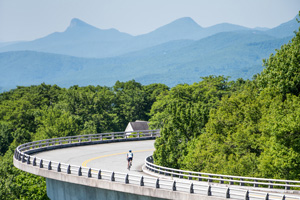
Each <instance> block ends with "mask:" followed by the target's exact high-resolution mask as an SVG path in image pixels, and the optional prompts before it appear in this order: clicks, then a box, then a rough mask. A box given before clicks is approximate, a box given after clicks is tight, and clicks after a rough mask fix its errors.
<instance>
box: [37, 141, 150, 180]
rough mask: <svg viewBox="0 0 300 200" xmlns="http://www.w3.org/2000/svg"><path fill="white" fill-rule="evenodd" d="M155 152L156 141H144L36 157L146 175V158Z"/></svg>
mask: <svg viewBox="0 0 300 200" xmlns="http://www.w3.org/2000/svg"><path fill="white" fill-rule="evenodd" d="M129 149H131V150H132V151H133V154H134V158H133V165H132V168H131V170H130V171H128V170H127V160H126V154H127V152H128V151H129ZM153 150H154V140H144V141H132V142H118V143H107V144H98V145H87V146H78V147H72V148H64V149H56V150H51V151H44V152H41V153H36V154H34V156H37V157H40V158H43V159H47V160H53V161H57V162H61V163H68V164H72V165H78V166H84V167H91V168H97V169H103V170H110V171H117V172H124V173H128V174H138V175H144V174H142V166H143V165H144V163H145V158H146V157H147V156H149V155H152V154H153Z"/></svg>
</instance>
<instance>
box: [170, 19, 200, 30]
mask: <svg viewBox="0 0 300 200" xmlns="http://www.w3.org/2000/svg"><path fill="white" fill-rule="evenodd" d="M171 24H172V25H176V26H190V27H191V26H194V27H198V28H200V27H201V26H200V25H199V24H197V23H196V22H195V21H194V20H193V19H192V18H190V17H182V18H179V19H177V20H175V21H173V22H171V23H170V24H169V25H171ZM201 28H202V27H201Z"/></svg>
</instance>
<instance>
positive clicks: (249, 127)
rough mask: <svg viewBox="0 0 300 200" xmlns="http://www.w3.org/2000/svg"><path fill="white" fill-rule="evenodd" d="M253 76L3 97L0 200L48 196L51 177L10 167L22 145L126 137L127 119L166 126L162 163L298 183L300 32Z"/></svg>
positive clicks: (160, 141) (39, 90)
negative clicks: (104, 134)
mask: <svg viewBox="0 0 300 200" xmlns="http://www.w3.org/2000/svg"><path fill="white" fill-rule="evenodd" d="M263 65H264V70H263V71H262V72H261V73H260V74H256V75H255V76H254V77H253V79H252V80H243V79H237V80H234V81H233V80H230V79H229V77H224V76H207V77H202V78H201V79H200V81H199V82H196V83H193V84H191V85H189V84H179V85H177V86H175V87H172V88H169V87H168V86H166V85H164V84H150V85H142V84H140V83H138V82H136V81H134V80H131V81H128V82H119V81H117V82H116V83H115V85H114V86H113V87H103V86H86V87H79V86H76V85H75V86H72V87H70V88H68V89H66V88H60V87H58V86H57V85H47V84H44V83H43V84H40V85H36V86H29V87H24V86H19V87H17V88H16V89H13V90H10V91H8V92H3V93H1V94H0V177H1V179H0V199H48V197H47V194H46V184H45V179H44V178H42V177H38V176H35V175H32V174H29V173H25V172H22V171H20V170H18V169H16V168H15V167H14V166H13V162H12V160H13V151H14V149H15V148H16V147H17V146H18V145H20V144H22V143H25V142H29V141H33V140H39V139H46V138H53V137H63V136H71V135H81V134H94V133H101V132H113V131H123V130H124V129H125V127H126V125H127V123H128V122H129V121H135V120H137V119H139V120H148V121H150V127H151V128H152V129H156V128H159V129H160V130H161V137H159V138H157V139H156V141H155V148H156V150H155V152H154V159H155V162H156V164H159V165H163V166H168V167H173V168H180V169H187V170H193V171H202V172H210V173H219V174H230V175H240V176H255V177H264V178H276V179H292V180H299V175H300V96H299V94H300V32H299V31H298V32H295V36H294V37H293V38H292V40H291V41H290V42H289V43H288V44H285V45H283V46H282V47H281V49H279V50H276V53H275V54H271V55H270V57H269V58H268V59H265V60H263Z"/></svg>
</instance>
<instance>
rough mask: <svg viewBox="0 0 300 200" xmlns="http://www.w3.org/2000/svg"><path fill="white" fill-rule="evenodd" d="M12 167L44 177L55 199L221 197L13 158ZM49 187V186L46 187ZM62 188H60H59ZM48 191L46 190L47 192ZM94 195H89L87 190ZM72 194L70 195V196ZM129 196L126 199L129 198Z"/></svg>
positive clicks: (118, 199)
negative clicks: (49, 167)
mask: <svg viewBox="0 0 300 200" xmlns="http://www.w3.org/2000/svg"><path fill="white" fill-rule="evenodd" d="M14 166H15V167H17V168H19V169H21V170H23V171H26V172H29V173H32V174H35V175H38V176H43V177H45V178H47V194H48V196H49V197H50V198H51V199H53V200H55V199H72V200H73V199H76V198H77V197H75V196H73V195H76V196H78V197H81V198H80V200H84V199H109V200H110V199H113V200H122V199H138V200H140V199H146V200H148V199H149V200H150V199H178V200H182V199H190V200H196V199H197V200H213V199H216V200H221V199H224V198H218V197H215V196H214V197H212V196H203V195H199V194H190V193H184V192H178V191H170V190H165V189H157V188H151V187H146V186H138V185H133V184H125V183H120V182H112V181H107V180H103V179H100V180H99V179H93V178H88V177H83V176H76V175H73V174H65V173H59V172H56V171H54V170H47V169H45V168H38V167H33V166H32V165H27V164H26V163H22V162H19V161H18V160H16V159H15V158H14ZM48 187H49V188H48ZM62 188H64V189H62ZM48 192H49V193H48ZM92 192H94V193H95V195H98V196H95V198H94V197H92V198H91V196H90V195H92V194H91V193H92ZM72 197H74V198H72ZM129 197H130V198H129Z"/></svg>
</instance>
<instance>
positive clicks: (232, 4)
mask: <svg viewBox="0 0 300 200" xmlns="http://www.w3.org/2000/svg"><path fill="white" fill-rule="evenodd" d="M299 10H300V0H0V41H16V40H33V39H36V38H39V37H43V36H45V35H48V34H50V33H52V32H56V31H59V32H62V31H64V30H65V29H66V28H67V26H68V25H69V23H70V20H71V19H72V18H79V19H81V20H83V21H85V22H87V23H89V24H91V25H93V26H96V27H98V28H101V29H108V28H116V29H118V30H119V31H121V32H126V33H129V34H132V35H138V34H143V33H147V32H150V31H152V30H154V29H156V28H158V27H160V26H162V25H165V24H167V23H170V22H171V21H173V20H176V19H178V18H181V17H191V18H193V19H194V20H195V21H196V22H197V23H198V24H199V25H201V26H203V27H208V26H212V25H215V24H218V23H222V22H228V23H232V24H238V25H243V26H246V27H251V28H253V27H268V28H272V27H275V26H278V25H279V24H281V23H283V22H286V21H289V20H291V19H292V18H293V17H295V16H296V15H297V14H298V11H299Z"/></svg>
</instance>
